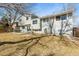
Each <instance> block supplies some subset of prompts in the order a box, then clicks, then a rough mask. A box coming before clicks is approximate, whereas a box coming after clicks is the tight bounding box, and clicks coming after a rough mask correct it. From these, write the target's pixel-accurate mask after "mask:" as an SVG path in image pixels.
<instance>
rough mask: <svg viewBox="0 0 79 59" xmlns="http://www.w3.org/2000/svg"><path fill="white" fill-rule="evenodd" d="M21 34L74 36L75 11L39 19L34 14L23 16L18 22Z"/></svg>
mask: <svg viewBox="0 0 79 59" xmlns="http://www.w3.org/2000/svg"><path fill="white" fill-rule="evenodd" d="M18 27H19V31H20V32H26V33H28V32H31V31H34V32H36V33H43V34H50V33H51V34H55V35H59V34H61V32H62V33H63V34H67V35H72V32H73V31H72V30H73V11H72V10H70V11H64V12H62V13H59V14H54V15H49V16H43V17H37V16H36V15H33V14H28V15H26V14H25V15H23V16H22V17H20V19H19V21H18Z"/></svg>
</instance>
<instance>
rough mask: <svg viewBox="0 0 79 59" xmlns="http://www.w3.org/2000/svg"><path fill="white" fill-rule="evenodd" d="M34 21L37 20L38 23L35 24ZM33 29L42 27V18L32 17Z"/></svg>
mask: <svg viewBox="0 0 79 59" xmlns="http://www.w3.org/2000/svg"><path fill="white" fill-rule="evenodd" d="M33 21H37V23H36V24H33ZM31 29H34V30H39V29H40V18H35V19H32V22H31Z"/></svg>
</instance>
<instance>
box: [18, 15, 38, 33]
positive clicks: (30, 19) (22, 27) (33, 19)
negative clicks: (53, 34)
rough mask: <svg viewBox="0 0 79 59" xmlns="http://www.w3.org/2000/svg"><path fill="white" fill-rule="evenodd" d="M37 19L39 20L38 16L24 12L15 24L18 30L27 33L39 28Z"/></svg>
mask: <svg viewBox="0 0 79 59" xmlns="http://www.w3.org/2000/svg"><path fill="white" fill-rule="evenodd" d="M37 21H39V20H38V16H36V15H33V14H24V15H22V16H21V17H20V19H19V21H18V24H17V28H18V29H19V31H20V32H24V33H25V32H26V33H29V32H31V31H32V30H37V29H39V25H38V23H37ZM36 23H37V24H36Z"/></svg>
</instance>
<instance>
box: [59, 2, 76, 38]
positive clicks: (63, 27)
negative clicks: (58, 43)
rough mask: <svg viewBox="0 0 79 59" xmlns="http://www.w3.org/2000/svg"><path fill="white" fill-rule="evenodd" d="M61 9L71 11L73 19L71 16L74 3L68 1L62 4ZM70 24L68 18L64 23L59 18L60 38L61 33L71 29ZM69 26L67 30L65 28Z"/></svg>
mask: <svg viewBox="0 0 79 59" xmlns="http://www.w3.org/2000/svg"><path fill="white" fill-rule="evenodd" d="M63 11H66V12H67V11H72V18H73V19H74V16H73V14H74V13H73V12H74V11H75V4H71V3H68V4H66V6H65V5H63ZM71 25H72V24H70V22H69V20H68V19H67V20H66V21H65V23H64V21H63V20H61V30H60V37H61V39H62V37H63V34H66V32H68V31H71V30H72V28H71V27H70V26H71ZM67 27H69V28H70V29H69V30H66V28H67Z"/></svg>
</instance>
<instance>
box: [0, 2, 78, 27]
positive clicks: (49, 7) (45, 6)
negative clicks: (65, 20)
mask: <svg viewBox="0 0 79 59" xmlns="http://www.w3.org/2000/svg"><path fill="white" fill-rule="evenodd" d="M32 5H33V6H32V8H31V12H32V13H34V14H36V15H37V16H39V17H41V16H46V15H51V14H54V13H59V12H61V11H62V9H63V8H64V7H66V5H67V4H64V3H33V4H32ZM75 8H76V12H75V15H76V16H79V4H75ZM5 13H6V12H5V11H4V9H0V17H1V16H2V15H3V14H5ZM74 25H75V26H79V17H78V18H76V19H75V21H74Z"/></svg>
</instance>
